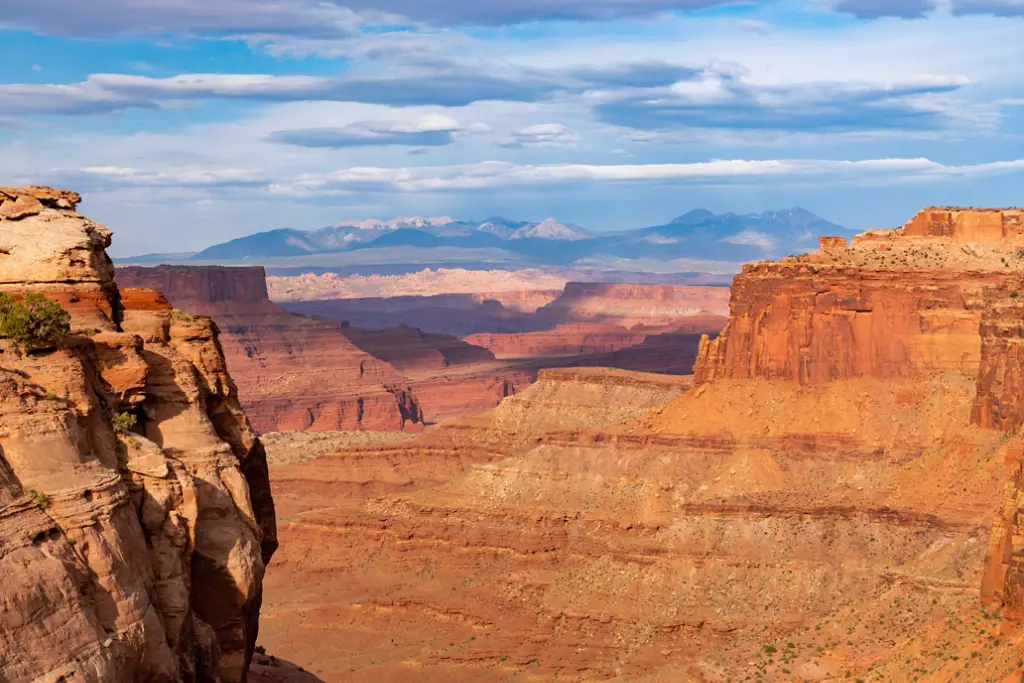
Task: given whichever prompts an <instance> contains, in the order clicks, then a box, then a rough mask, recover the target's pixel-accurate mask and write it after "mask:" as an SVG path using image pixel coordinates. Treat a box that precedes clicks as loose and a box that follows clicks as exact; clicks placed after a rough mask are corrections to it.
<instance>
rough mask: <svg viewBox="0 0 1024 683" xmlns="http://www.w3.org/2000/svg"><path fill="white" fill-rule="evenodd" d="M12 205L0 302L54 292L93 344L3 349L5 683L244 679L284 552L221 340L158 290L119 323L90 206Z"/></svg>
mask: <svg viewBox="0 0 1024 683" xmlns="http://www.w3.org/2000/svg"><path fill="white" fill-rule="evenodd" d="M12 196H13V197H14V199H13V200H12V199H11V197H12ZM26 197H28V198H29V199H25V198H26ZM0 199H3V204H2V205H0V215H2V216H3V217H4V218H3V220H0V241H2V245H0V246H2V252H0V269H2V271H3V273H4V278H3V282H2V283H0V291H5V292H9V293H12V294H13V295H15V296H17V295H19V294H21V293H22V292H24V291H26V290H31V291H41V292H44V293H46V294H47V295H49V296H53V295H54V294H59V295H60V296H61V297H64V298H63V300H65V301H68V302H70V303H73V304H74V305H72V306H69V308H70V310H71V313H72V326H73V328H77V329H88V334H85V333H74V332H73V333H72V335H71V336H70V337H69V338H67V339H66V340H65V341H64V342H62V343H60V344H59V345H58V346H57V348H54V349H46V350H37V351H33V352H27V351H24V350H22V349H20V348H18V347H17V346H16V345H14V344H13V343H11V342H10V341H8V340H6V339H0V575H2V576H3V581H2V582H0V679H3V680H5V681H12V682H20V681H58V680H67V681H96V682H97V683H99V682H107V681H169V682H170V681H179V680H184V681H197V682H198V681H208V682H211V683H212V682H214V681H223V682H227V681H244V680H245V677H246V671H247V669H248V665H249V660H250V658H251V656H252V653H253V647H254V645H255V641H256V632H257V628H258V620H259V611H260V604H261V600H262V581H263V574H264V567H265V565H266V563H267V562H268V561H269V560H270V557H271V555H272V554H273V553H274V551H275V549H276V547H277V537H276V528H275V514H274V504H273V499H272V498H271V494H270V486H269V478H268V473H267V465H266V460H265V453H264V451H263V447H262V445H261V444H260V442H259V440H258V439H257V438H256V437H255V434H254V432H253V431H252V429H251V427H250V426H249V422H248V420H247V419H246V417H245V414H244V413H243V412H242V410H241V408H240V406H239V403H238V399H237V394H236V391H235V387H234V384H233V382H232V380H231V378H230V376H229V375H228V374H227V370H226V367H225V363H224V356H223V353H222V351H221V348H220V345H219V343H218V340H217V330H216V327H215V326H214V325H213V324H212V322H211V321H210V320H209V319H207V318H193V319H191V320H189V321H187V322H186V321H182V320H174V319H173V316H172V315H171V309H170V306H169V305H168V304H167V302H166V301H165V300H163V298H162V297H161V296H160V295H159V294H157V293H156V292H146V291H132V292H128V293H127V296H125V297H124V298H125V302H126V304H127V305H126V306H125V307H124V308H122V304H121V296H120V293H119V291H118V289H117V287H116V286H115V285H114V283H113V279H112V274H113V271H112V268H111V267H110V261H109V260H108V259H107V257H106V254H105V252H104V248H105V247H106V246H107V245H109V240H110V233H109V232H107V231H106V230H104V229H103V228H102V227H101V226H98V225H97V224H95V223H92V222H90V221H88V220H87V219H84V218H82V217H81V216H79V215H78V214H77V213H75V212H74V205H75V203H76V202H77V199H78V198H77V195H74V194H73V193H66V192H60V191H54V190H50V189H49V188H27V189H25V190H11V189H9V188H0ZM32 199H35V200H36V203H33V201H32ZM8 204H12V205H13V206H14V207H15V208H18V207H22V208H19V209H18V211H12V210H10V209H9V208H8ZM37 204H38V205H37ZM26 207H27V208H26ZM25 221H28V222H27V223H26V222H25ZM47 249H49V252H48V253H45V250H47ZM39 264H42V265H41V266H40V267H39V268H38V269H36V267H35V266H37V265H39ZM19 278H20V279H19ZM100 325H102V327H100V328H99V329H98V330H97V329H96V328H97V327H98V326H100ZM118 414H130V415H133V416H134V417H135V420H136V424H135V425H134V426H132V427H130V428H126V429H125V431H123V432H121V433H118V432H116V431H115V429H114V428H113V426H112V422H113V418H114V416H116V415H118Z"/></svg>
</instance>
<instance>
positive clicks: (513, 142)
mask: <svg viewBox="0 0 1024 683" xmlns="http://www.w3.org/2000/svg"><path fill="white" fill-rule="evenodd" d="M581 140H582V138H581V137H580V134H579V133H577V132H575V131H572V130H569V129H568V128H566V127H565V126H563V125H562V124H560V123H541V124H537V125H535V126H527V127H526V128H521V129H520V130H517V131H515V132H514V133H512V135H511V136H509V138H508V139H507V140H505V141H504V142H502V143H501V146H502V147H509V148H517V149H531V148H532V149H564V148H570V147H576V146H577V145H579V144H580V141H581Z"/></svg>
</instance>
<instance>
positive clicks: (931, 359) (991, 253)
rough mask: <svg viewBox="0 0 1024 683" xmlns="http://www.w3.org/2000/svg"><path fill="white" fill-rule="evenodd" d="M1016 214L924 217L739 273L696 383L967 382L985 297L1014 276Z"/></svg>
mask: <svg viewBox="0 0 1024 683" xmlns="http://www.w3.org/2000/svg"><path fill="white" fill-rule="evenodd" d="M1022 215H1024V212H1022V211H1020V210H1017V209H952V208H928V209H924V210H922V211H921V212H919V213H918V214H917V215H916V216H915V217H914V218H913V219H912V220H911V221H909V222H908V223H906V224H905V225H904V226H902V227H900V228H897V229H895V230H870V231H867V232H865V233H862V234H860V235H857V236H855V237H854V238H853V239H852V240H851V242H850V244H847V243H846V240H845V239H843V238H836V237H823V238H821V239H820V245H821V248H820V249H819V250H817V251H815V252H812V253H809V254H803V255H800V256H791V257H788V258H785V259H781V260H780V261H777V262H762V263H757V264H750V265H747V266H744V268H743V271H742V272H741V273H740V274H739V275H738V276H737V277H736V279H735V280H734V282H733V287H732V299H731V304H730V308H731V315H730V319H729V323H728V325H727V326H726V329H725V331H724V332H723V334H722V335H721V336H720V337H719V338H718V339H716V340H714V341H710V340H708V341H705V342H704V343H703V344H702V346H701V349H700V353H699V354H698V360H697V363H696V366H695V369H694V372H695V374H696V379H697V381H698V382H706V381H708V380H711V379H714V378H716V377H724V378H732V379H745V378H756V377H760V378H766V379H788V380H794V381H796V382H798V383H801V384H814V383H820V382H827V381H832V380H837V379H848V378H854V377H877V378H881V379H885V378H909V377H920V376H924V375H928V374H933V373H936V372H959V373H963V374H966V375H968V376H971V377H976V376H977V375H978V368H979V366H980V365H981V364H983V363H984V361H983V359H982V356H983V345H982V337H981V333H980V330H981V322H982V314H983V312H984V311H985V310H986V306H987V304H986V301H987V294H986V292H987V291H988V290H990V289H992V288H994V287H1001V286H1003V284H1004V282H1005V281H1006V279H1007V278H1008V277H1010V276H1014V277H1016V276H1017V275H1019V274H1020V272H1021V271H1022V270H1024V258H1022V255H1021V254H1022V253H1024V252H1021V251H1020V250H1019V249H1018V247H1024V227H1022V225H1021V216H1022Z"/></svg>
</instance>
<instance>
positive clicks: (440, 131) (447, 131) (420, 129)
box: [268, 115, 486, 153]
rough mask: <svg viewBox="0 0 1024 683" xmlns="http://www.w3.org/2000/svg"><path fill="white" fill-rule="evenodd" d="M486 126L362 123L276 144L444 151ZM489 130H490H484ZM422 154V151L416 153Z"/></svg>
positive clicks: (436, 121)
mask: <svg viewBox="0 0 1024 683" xmlns="http://www.w3.org/2000/svg"><path fill="white" fill-rule="evenodd" d="M481 125H482V124H475V125H472V126H466V127H463V126H462V125H461V124H459V122H458V121H456V120H455V119H453V118H450V117H447V116H439V115H433V116H426V117H423V118H421V119H417V120H415V121H361V122H357V123H350V124H348V125H347V126H340V127H334V128H299V129H295V130H281V131H275V132H273V133H271V134H270V135H269V136H268V139H269V140H271V141H273V142H282V143H285V144H288V145H296V146H299V147H313V148H327V149H343V148H346V147H386V146H392V145H404V146H407V147H443V146H445V145H450V144H452V143H453V142H455V139H456V136H457V135H459V134H461V133H465V134H474V133H477V132H482V130H481ZM484 128H486V127H484ZM416 153H422V150H416Z"/></svg>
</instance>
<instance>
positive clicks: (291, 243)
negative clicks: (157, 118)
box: [120, 207, 851, 266]
mask: <svg viewBox="0 0 1024 683" xmlns="http://www.w3.org/2000/svg"><path fill="white" fill-rule="evenodd" d="M850 232H851V231H849V230H847V229H846V228H843V227H841V226H839V225H836V224H835V223H830V222H829V221H827V220H825V219H823V218H820V217H818V216H815V215H814V214H813V213H811V212H809V211H806V210H804V209H801V208H799V207H795V208H792V209H788V210H785V211H765V212H764V213H757V214H735V213H725V214H714V213H711V212H710V211H706V210H703V209H697V210H694V211H690V212H689V213H686V214H684V215H682V216H679V217H678V218H676V219H674V220H672V221H670V222H668V223H666V224H664V225H657V226H651V227H646V228H640V229H636V230H626V231H620V232H605V233H593V232H590V231H588V230H585V229H584V228H581V227H579V226H576V225H571V224H564V223H560V222H558V221H556V220H555V219H553V218H549V219H547V220H545V221H541V222H539V223H536V222H530V221H514V220H508V219H505V218H488V219H487V220H484V221H480V222H477V221H463V220H453V219H451V218H447V217H442V218H419V217H413V218H396V219H394V220H391V221H379V220H367V221H362V222H346V223H339V224H338V225H334V226H331V227H327V228H322V229H320V230H315V231H303V230H293V229H281V230H271V231H269V232H261V233H256V234H254V235H249V236H247V237H240V238H238V239H234V240H231V241H230V242H224V243H223V244H217V245H214V246H212V247H209V248H208V249H204V250H203V251H201V252H198V253H195V254H187V255H186V254H147V255H145V256H139V257H134V258H131V259H120V260H121V261H125V262H134V263H146V262H150V263H155V262H164V261H175V262H181V261H206V262H211V261H213V262H218V261H224V262H236V261H259V260H261V259H268V258H274V259H281V258H288V257H299V256H310V255H319V254H340V253H348V252H357V251H360V250H371V249H388V248H395V247H414V248H419V249H436V248H446V250H447V252H446V253H452V250H468V249H499V250H502V251H503V252H509V253H510V254H512V255H515V256H516V257H519V258H520V259H521V260H523V261H524V262H530V263H535V264H540V265H559V266H565V265H569V264H572V263H573V262H576V261H579V260H581V259H592V258H597V257H614V258H618V259H656V260H659V261H668V260H673V259H679V258H689V259H703V260H709V261H727V262H736V263H739V262H745V261H755V260H760V259H764V258H773V257H778V256H784V255H786V254H790V253H798V252H803V251H809V250H811V249H814V248H816V247H817V239H818V237H820V236H823V235H826V236H827V235H849V234H850Z"/></svg>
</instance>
